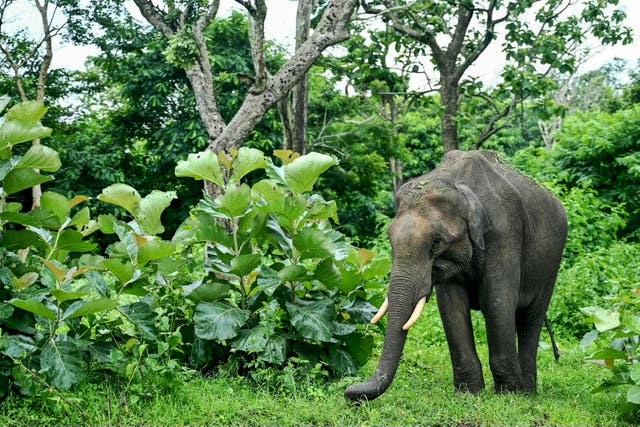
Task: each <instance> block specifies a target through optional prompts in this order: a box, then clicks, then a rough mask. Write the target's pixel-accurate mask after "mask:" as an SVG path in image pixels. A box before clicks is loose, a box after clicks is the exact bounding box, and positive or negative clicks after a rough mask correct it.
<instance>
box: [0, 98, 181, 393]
mask: <svg viewBox="0 0 640 427" xmlns="http://www.w3.org/2000/svg"><path fill="white" fill-rule="evenodd" d="M3 102H4V104H3V107H4V105H6V100H3ZM45 111H46V109H45V108H44V106H43V105H42V103H35V102H28V103H22V104H18V105H16V106H15V107H13V108H11V109H10V110H9V111H8V112H7V114H6V115H5V116H3V117H2V118H0V136H1V138H2V140H1V141H0V142H1V144H2V148H3V149H2V158H1V159H0V171H2V176H1V178H2V181H1V182H2V199H1V209H0V286H1V287H0V323H1V324H2V332H1V333H0V355H1V358H0V385H1V387H2V388H1V389H0V393H4V392H5V391H6V390H7V389H8V388H9V386H10V385H12V384H13V385H14V386H15V387H17V388H18V389H19V390H20V391H21V392H22V393H25V394H38V393H40V392H41V391H43V390H53V389H60V390H67V389H69V388H71V387H72V386H73V385H75V384H77V383H78V382H80V381H82V380H83V379H84V378H85V377H86V376H87V375H88V374H90V373H91V372H92V371H95V370H96V369H106V370H108V371H112V372H117V373H121V374H122V375H123V376H124V377H125V378H127V379H128V384H129V385H131V384H132V381H133V380H134V379H135V378H136V377H137V376H140V375H141V372H142V371H143V370H145V369H147V370H149V369H150V370H153V371H154V372H160V373H167V374H171V375H175V372H179V371H180V370H179V369H176V368H177V367H178V364H177V362H176V360H174V359H175V357H176V354H179V353H180V352H181V351H182V350H181V349H180V348H178V347H179V346H180V345H181V344H182V343H183V340H182V335H181V333H180V329H181V326H182V325H184V324H186V323H187V322H186V321H184V320H182V318H186V317H187V316H190V312H189V306H188V305H187V306H185V305H184V304H183V302H184V300H183V298H182V295H181V287H180V285H181V284H182V282H180V281H179V280H183V279H176V275H179V274H183V276H184V277H189V276H188V275H184V271H182V269H180V268H179V267H177V265H176V264H177V263H176V262H175V260H173V259H172V258H171V256H172V255H174V252H175V251H176V244H175V243H172V242H168V241H163V240H161V239H159V238H158V237H156V235H157V234H159V233H162V232H163V231H164V228H163V226H162V224H161V221H160V216H161V214H162V212H163V210H164V209H165V208H166V207H167V206H168V205H169V203H170V202H171V200H172V199H174V198H175V193H172V192H157V191H154V192H152V193H151V194H149V195H147V196H146V197H144V198H143V197H141V196H140V195H139V194H138V192H137V191H136V190H135V189H133V188H132V187H130V186H128V185H125V184H114V185H112V186H110V187H108V188H106V189H105V190H104V191H103V192H102V194H101V195H100V196H99V199H100V200H102V201H104V202H107V203H111V204H115V205H117V206H121V207H123V208H124V209H126V210H127V211H128V212H129V213H130V214H131V216H132V217H133V220H131V221H129V222H127V223H125V222H124V221H120V220H116V219H115V217H113V216H111V215H102V216H100V217H98V218H97V219H92V218H91V215H90V211H89V208H88V207H87V206H83V205H84V204H86V202H87V201H88V200H89V198H88V197H86V196H76V197H73V198H71V199H67V198H66V197H65V196H63V195H61V194H58V193H55V192H51V191H47V192H45V193H44V194H43V195H42V200H41V206H40V207H37V208H35V209H32V210H31V211H29V212H23V211H22V210H23V207H22V205H21V204H20V203H17V202H14V201H11V199H10V197H11V196H12V195H13V194H15V193H16V192H18V191H20V190H22V189H27V188H29V187H30V186H32V185H34V184H35V183H42V182H46V181H47V180H50V179H51V177H50V176H48V175H41V174H40V173H39V172H38V171H36V170H35V169H40V170H44V171H51V172H53V171H55V170H56V169H57V168H58V167H59V166H60V162H59V159H58V156H57V153H56V152H55V151H54V150H52V149H50V148H48V147H46V146H44V145H34V146H32V147H31V148H30V149H29V150H28V151H27V152H26V153H25V154H24V155H23V156H17V155H13V153H12V148H13V146H14V145H16V144H19V143H22V142H26V141H28V140H29V139H30V138H36V137H44V136H46V135H47V134H48V132H49V130H48V129H46V128H44V127H42V125H41V124H40V121H39V120H40V118H41V117H42V115H43V114H44V112H45ZM98 231H101V232H103V233H105V234H115V235H116V236H117V240H116V242H115V243H113V244H112V245H110V246H109V247H108V248H107V250H106V254H105V255H100V254H95V253H93V252H94V251H95V250H96V249H97V245H96V244H95V243H93V242H92V241H91V238H92V235H93V233H96V232H98ZM183 264H186V263H183ZM176 281H178V282H179V284H178V285H176V286H172V284H173V282H176ZM160 303H163V304H162V305H161V304H160ZM178 305H180V306H178ZM182 359H184V357H183V358H182Z"/></svg>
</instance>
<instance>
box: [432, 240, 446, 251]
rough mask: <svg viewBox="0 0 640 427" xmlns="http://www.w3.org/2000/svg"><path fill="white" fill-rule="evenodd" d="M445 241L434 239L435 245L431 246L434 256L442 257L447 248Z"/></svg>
mask: <svg viewBox="0 0 640 427" xmlns="http://www.w3.org/2000/svg"><path fill="white" fill-rule="evenodd" d="M445 245H446V243H445V241H444V239H443V238H441V237H436V238H435V239H433V243H432V244H431V253H432V254H433V255H440V254H441V253H442V251H444V248H445Z"/></svg>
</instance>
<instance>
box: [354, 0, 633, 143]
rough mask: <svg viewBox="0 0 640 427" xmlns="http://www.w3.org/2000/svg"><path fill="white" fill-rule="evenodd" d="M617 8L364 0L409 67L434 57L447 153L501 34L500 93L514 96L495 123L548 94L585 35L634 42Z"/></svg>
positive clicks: (500, 0)
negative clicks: (475, 68) (466, 96)
mask: <svg viewBox="0 0 640 427" xmlns="http://www.w3.org/2000/svg"><path fill="white" fill-rule="evenodd" d="M617 3H618V1H617V0H585V1H582V2H579V3H576V2H575V1H573V0H545V1H542V0H510V1H505V0H434V1H429V2H413V1H411V2H410V1H403V0H364V1H363V4H364V7H365V9H366V10H367V12H369V13H370V14H373V15H376V16H380V17H382V19H383V21H384V22H385V23H386V24H387V25H388V26H389V27H390V28H393V29H394V30H395V31H397V32H398V33H399V34H400V35H401V36H402V38H401V40H400V41H399V43H398V50H399V52H400V54H401V56H402V57H404V59H405V60H406V61H407V62H413V63H414V64H415V63H416V62H420V57H421V56H422V55H426V54H427V52H428V53H429V56H430V61H431V63H432V64H433V66H434V68H435V71H436V72H437V74H438V75H439V78H438V82H437V86H438V91H439V94H440V99H441V102H442V106H443V111H442V115H441V128H442V130H441V132H442V143H443V146H444V149H445V151H448V150H453V149H457V148H458V147H459V145H460V141H459V135H458V121H457V117H458V111H459V106H460V98H461V95H463V91H462V88H463V86H464V85H463V78H464V77H465V75H466V74H467V72H468V71H469V69H470V67H471V66H472V65H473V64H474V63H476V62H477V61H478V59H479V58H480V56H481V55H482V54H483V53H484V52H485V51H486V50H487V48H488V47H489V45H490V44H491V43H493V42H495V41H496V40H499V35H500V36H501V37H503V52H504V54H505V56H506V60H507V61H508V62H507V66H506V67H505V69H504V70H503V72H502V78H503V80H504V82H503V87H504V89H505V90H509V91H511V92H512V102H511V103H509V104H508V105H506V106H504V107H502V108H500V110H499V111H497V113H496V117H497V118H501V117H504V116H506V115H508V114H509V113H510V112H511V111H512V110H513V109H514V107H515V106H516V105H517V104H518V103H519V102H521V101H522V100H524V99H526V98H527V97H531V96H535V95H537V94H539V91H541V90H545V89H546V88H547V87H548V86H546V85H544V84H542V80H543V79H545V78H546V77H547V76H548V74H549V73H550V72H551V70H558V71H559V72H561V73H568V72H569V73H570V72H571V71H572V70H573V68H574V64H575V60H576V59H575V55H576V51H577V49H578V48H579V47H580V45H581V44H582V42H583V40H584V39H585V37H586V36H587V35H588V34H590V35H592V36H595V37H596V38H597V39H599V40H600V41H601V42H602V43H603V44H615V43H617V42H620V41H622V42H624V43H628V42H630V41H631V30H630V29H629V28H626V27H623V25H622V22H623V20H624V18H625V13H624V12H622V11H620V10H614V11H613V12H611V11H610V10H609V6H613V5H615V4H617ZM529 17H531V18H529ZM422 65H423V69H427V70H428V69H430V66H429V65H428V64H427V65H425V64H422ZM471 87H474V86H473V85H471ZM476 87H477V86H476ZM496 122H497V121H496V120H489V121H488V122H487V129H485V130H484V131H482V132H481V135H483V137H484V138H486V137H488V136H490V135H491V134H492V132H494V131H495V129H496ZM481 142H482V141H480V144H481ZM478 145H479V144H478Z"/></svg>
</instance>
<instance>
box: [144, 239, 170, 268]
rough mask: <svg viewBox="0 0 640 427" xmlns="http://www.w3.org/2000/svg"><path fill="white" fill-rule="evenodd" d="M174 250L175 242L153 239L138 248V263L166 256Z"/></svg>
mask: <svg viewBox="0 0 640 427" xmlns="http://www.w3.org/2000/svg"><path fill="white" fill-rule="evenodd" d="M175 251H176V244H175V243H172V242H167V241H165V240H160V239H157V238H156V239H153V240H149V241H148V242H147V243H145V244H144V245H142V246H140V247H139V248H138V264H144V263H147V262H149V261H153V260H157V259H160V258H164V257H167V256H169V255H171V254H173V253H174V252H175Z"/></svg>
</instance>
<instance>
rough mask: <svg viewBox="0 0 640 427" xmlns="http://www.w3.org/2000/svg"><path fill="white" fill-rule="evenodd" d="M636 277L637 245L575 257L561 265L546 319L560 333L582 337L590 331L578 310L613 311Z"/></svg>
mask: <svg viewBox="0 0 640 427" xmlns="http://www.w3.org/2000/svg"><path fill="white" fill-rule="evenodd" d="M639 276H640V244H637V243H624V242H618V243H614V244H613V245H611V246H610V247H608V248H600V249H597V250H595V251H593V252H585V253H583V254H580V255H578V256H576V258H575V259H574V260H573V262H572V263H571V265H570V266H567V265H566V264H565V266H563V268H562V269H561V270H560V273H559V275H558V280H557V283H556V289H555V292H554V295H553V298H552V300H551V306H550V307H549V313H548V316H549V320H551V323H552V324H553V325H554V328H556V329H557V331H558V332H560V333H562V334H566V335H567V336H573V337H576V338H582V336H583V335H584V334H585V333H586V332H588V331H589V330H590V328H589V326H588V324H587V323H586V322H585V316H584V314H583V313H582V312H581V311H580V310H581V309H582V308H584V307H587V306H599V307H604V308H613V307H615V305H616V304H617V302H616V301H617V300H618V298H619V295H623V294H628V293H629V292H630V291H631V290H633V289H635V288H636V287H637V286H638V285H637V281H636V278H637V277H639Z"/></svg>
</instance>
